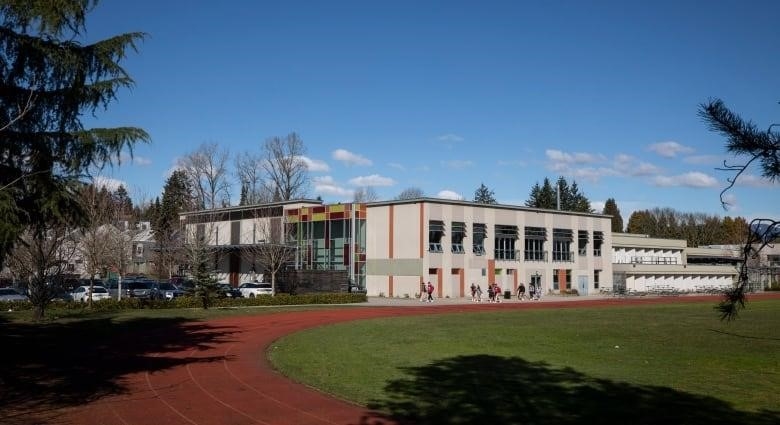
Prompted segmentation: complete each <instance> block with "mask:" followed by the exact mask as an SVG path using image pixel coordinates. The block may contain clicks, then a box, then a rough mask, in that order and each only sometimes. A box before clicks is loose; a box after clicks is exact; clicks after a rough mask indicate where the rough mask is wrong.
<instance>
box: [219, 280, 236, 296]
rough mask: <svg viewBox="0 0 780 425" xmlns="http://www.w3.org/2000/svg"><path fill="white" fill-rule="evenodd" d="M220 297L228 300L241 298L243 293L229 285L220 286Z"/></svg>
mask: <svg viewBox="0 0 780 425" xmlns="http://www.w3.org/2000/svg"><path fill="white" fill-rule="evenodd" d="M218 290H219V295H220V296H221V297H226V298H241V291H239V290H238V288H234V287H232V286H230V284H229V283H220V284H219V289H218Z"/></svg>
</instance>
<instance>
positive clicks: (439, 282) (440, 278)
mask: <svg viewBox="0 0 780 425" xmlns="http://www.w3.org/2000/svg"><path fill="white" fill-rule="evenodd" d="M443 290H444V269H443V268H441V267H439V268H438V269H436V292H437V293H438V295H439V298H444V294H442V291H443Z"/></svg>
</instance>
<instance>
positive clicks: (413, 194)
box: [396, 187, 425, 200]
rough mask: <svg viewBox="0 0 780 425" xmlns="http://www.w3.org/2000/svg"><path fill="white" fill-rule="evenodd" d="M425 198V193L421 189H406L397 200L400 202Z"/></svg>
mask: <svg viewBox="0 0 780 425" xmlns="http://www.w3.org/2000/svg"><path fill="white" fill-rule="evenodd" d="M424 196H425V193H423V191H422V189H420V188H419V187H409V188H406V189H404V190H403V191H402V192H401V193H400V194H398V197H397V198H396V199H398V200H404V199H415V198H422V197H424Z"/></svg>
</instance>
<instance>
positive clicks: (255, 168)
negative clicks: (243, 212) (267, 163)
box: [235, 152, 273, 205]
mask: <svg viewBox="0 0 780 425" xmlns="http://www.w3.org/2000/svg"><path fill="white" fill-rule="evenodd" d="M235 166H236V177H238V181H239V183H241V185H242V186H243V187H245V188H246V191H247V193H246V196H247V199H246V202H247V204H248V205H254V204H262V203H266V202H271V201H272V200H273V190H272V189H271V188H270V187H269V186H268V184H267V182H266V181H265V180H264V175H265V168H264V167H263V158H262V157H261V156H260V155H253V154H252V153H250V152H245V153H243V154H239V155H237V156H236V164H235Z"/></svg>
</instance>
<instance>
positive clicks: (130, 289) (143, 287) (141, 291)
mask: <svg viewBox="0 0 780 425" xmlns="http://www.w3.org/2000/svg"><path fill="white" fill-rule="evenodd" d="M122 295H123V296H126V297H130V298H143V299H158V298H160V297H161V294H160V290H159V289H157V284H156V283H155V282H154V281H153V280H134V281H130V282H127V283H124V282H122Z"/></svg>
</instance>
